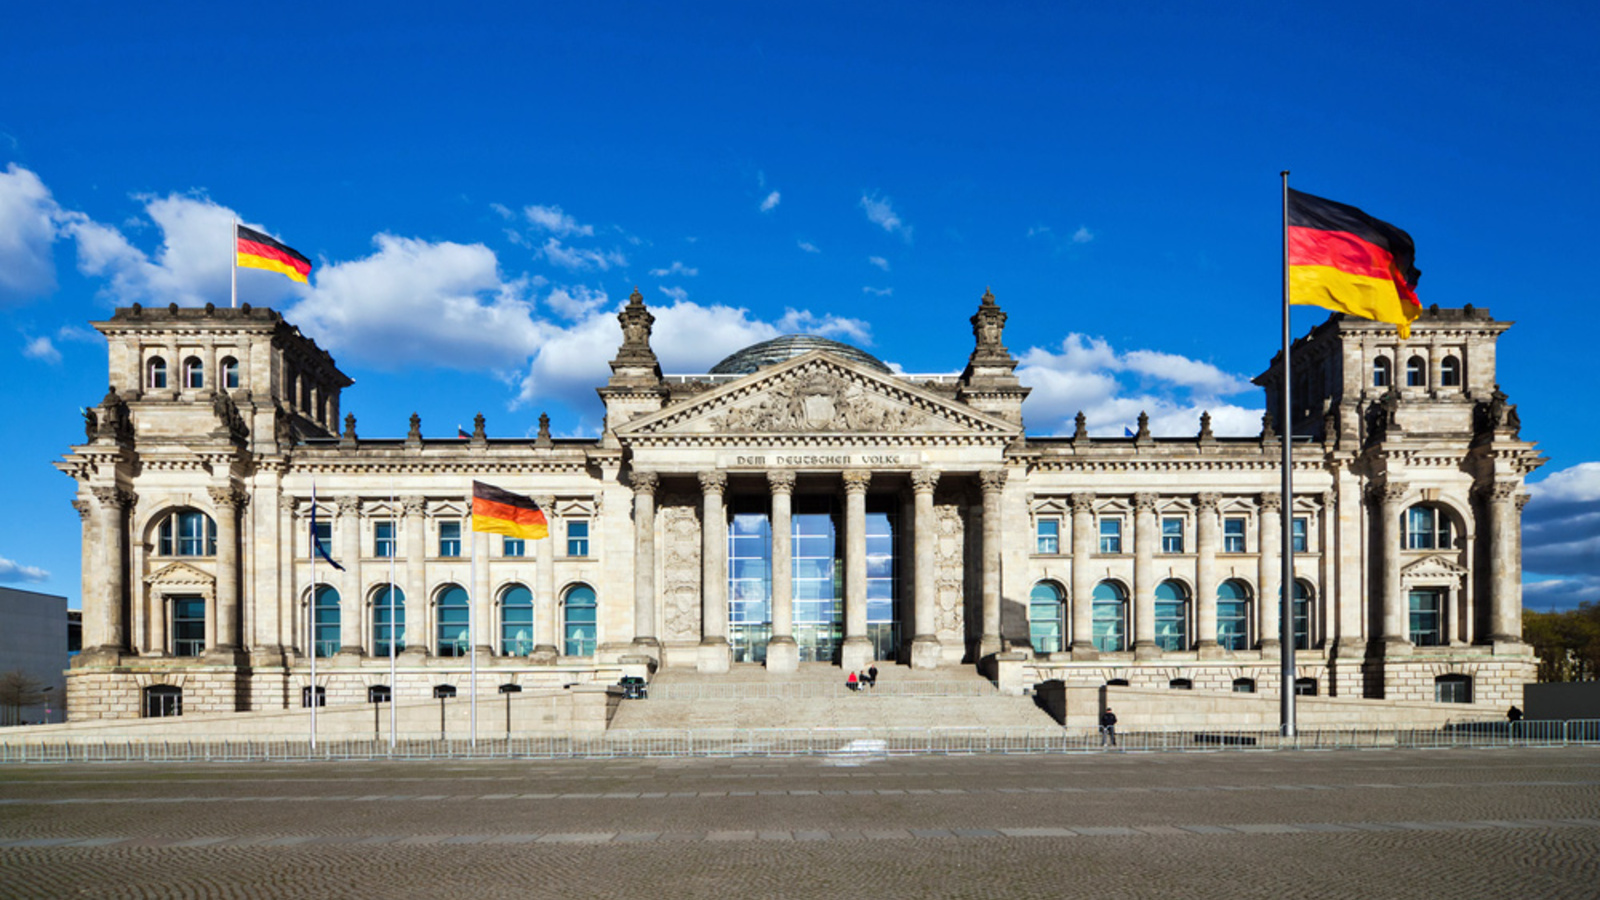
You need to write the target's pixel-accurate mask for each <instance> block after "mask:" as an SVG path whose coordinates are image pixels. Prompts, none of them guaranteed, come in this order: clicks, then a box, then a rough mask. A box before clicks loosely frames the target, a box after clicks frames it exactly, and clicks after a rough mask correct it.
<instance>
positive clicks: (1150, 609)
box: [1133, 491, 1161, 659]
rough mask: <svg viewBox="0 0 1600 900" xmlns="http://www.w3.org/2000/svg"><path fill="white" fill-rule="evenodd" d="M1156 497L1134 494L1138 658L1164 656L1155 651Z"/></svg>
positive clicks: (1134, 632)
mask: <svg viewBox="0 0 1600 900" xmlns="http://www.w3.org/2000/svg"><path fill="white" fill-rule="evenodd" d="M1160 531H1161V529H1160V525H1159V523H1158V522H1157V521H1156V494H1154V493H1151V492H1148V491H1147V492H1141V493H1138V494H1134V495H1133V638H1134V639H1133V652H1134V658H1136V659H1153V658H1155V657H1158V656H1160V655H1161V651H1160V650H1158V649H1156V572H1155V569H1156V547H1157V545H1158V542H1159V541H1160V540H1161V537H1160Z"/></svg>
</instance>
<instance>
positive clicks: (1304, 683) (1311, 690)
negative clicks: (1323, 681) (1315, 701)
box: [1294, 678, 1317, 697]
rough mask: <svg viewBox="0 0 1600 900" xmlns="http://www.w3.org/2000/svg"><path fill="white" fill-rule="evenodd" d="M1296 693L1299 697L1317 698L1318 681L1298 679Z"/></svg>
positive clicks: (1295, 683)
mask: <svg viewBox="0 0 1600 900" xmlns="http://www.w3.org/2000/svg"><path fill="white" fill-rule="evenodd" d="M1294 693H1295V696H1297V697H1315V696H1316V695H1317V680H1316V679H1315V678H1296V679H1295V680H1294Z"/></svg>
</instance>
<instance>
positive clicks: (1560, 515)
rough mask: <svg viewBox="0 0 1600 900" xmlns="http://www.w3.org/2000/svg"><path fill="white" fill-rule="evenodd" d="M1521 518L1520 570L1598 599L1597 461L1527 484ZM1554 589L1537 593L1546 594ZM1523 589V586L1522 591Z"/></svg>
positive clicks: (1599, 523)
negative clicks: (1555, 578) (1554, 579)
mask: <svg viewBox="0 0 1600 900" xmlns="http://www.w3.org/2000/svg"><path fill="white" fill-rule="evenodd" d="M1528 494H1529V495H1530V499H1529V501H1528V505H1527V507H1526V508H1525V509H1524V510H1523V515H1522V567H1523V569H1524V570H1525V571H1528V572H1531V573H1537V574H1540V575H1548V576H1562V577H1563V578H1564V579H1565V580H1567V581H1569V582H1574V583H1575V584H1574V585H1569V586H1573V587H1574V589H1577V588H1578V587H1581V586H1582V585H1584V584H1587V585H1588V586H1589V587H1590V588H1591V590H1590V593H1589V596H1588V598H1587V599H1594V600H1600V593H1597V592H1596V591H1594V590H1593V588H1594V587H1596V586H1597V584H1600V462H1585V463H1579V464H1577V465H1575V466H1571V467H1569V468H1566V469H1562V470H1560V471H1558V472H1552V473H1551V474H1550V475H1549V476H1548V477H1546V478H1545V479H1544V480H1543V481H1538V482H1535V483H1533V484H1530V485H1528ZM1557 589H1558V588H1556V587H1546V588H1541V589H1540V590H1542V591H1545V592H1550V591H1554V590H1557ZM1525 590H1526V588H1525Z"/></svg>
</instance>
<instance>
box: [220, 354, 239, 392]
mask: <svg viewBox="0 0 1600 900" xmlns="http://www.w3.org/2000/svg"><path fill="white" fill-rule="evenodd" d="M222 386H223V387H225V388H227V389H228V390H230V391H231V390H235V389H236V388H238V387H239V361H238V360H237V359H234V358H233V357H231V356H225V357H223V358H222Z"/></svg>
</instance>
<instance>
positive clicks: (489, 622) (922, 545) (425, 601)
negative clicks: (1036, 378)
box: [57, 291, 1543, 719]
mask: <svg viewBox="0 0 1600 900" xmlns="http://www.w3.org/2000/svg"><path fill="white" fill-rule="evenodd" d="M619 318H620V320H621V325H622V335H623V338H622V343H621V345H620V346H619V347H618V349H617V352H616V356H615V358H614V359H613V360H612V362H611V370H612V375H611V377H610V379H609V380H608V381H607V382H606V383H604V384H602V385H599V386H598V391H599V394H600V397H601V399H602V400H603V402H604V404H605V412H606V418H605V424H604V427H603V429H602V433H601V435H600V436H599V437H598V438H597V439H554V438H552V437H551V436H550V432H549V424H548V419H543V421H542V422H541V427H540V430H539V433H538V435H537V436H536V437H531V438H529V437H519V438H490V437H488V436H487V434H486V429H485V426H484V422H483V418H482V416H479V417H478V420H477V423H476V427H475V429H474V432H473V434H472V435H471V436H470V437H459V436H456V435H446V436H435V437H425V436H424V435H423V431H422V426H421V422H420V420H419V419H418V418H417V417H416V416H412V419H411V423H410V429H409V433H407V434H405V435H404V436H401V437H383V438H368V437H363V436H361V435H358V434H357V431H356V418H355V416H353V415H348V414H344V413H345V410H344V409H343V408H342V407H344V406H345V405H346V404H345V396H344V392H345V389H346V388H350V387H351V385H352V381H351V379H350V378H349V377H347V376H346V375H345V374H344V373H343V372H341V371H340V370H339V368H338V366H337V364H336V363H335V361H334V359H333V358H332V357H331V356H330V355H329V354H328V353H327V352H325V351H324V350H322V349H320V348H319V347H318V346H317V345H316V343H315V342H314V341H312V340H310V339H309V338H307V337H305V336H304V335H302V334H301V333H300V331H299V330H298V329H297V328H296V327H295V326H294V325H293V324H291V323H289V322H287V321H285V320H284V319H283V317H282V316H280V315H279V314H278V313H277V312H275V311H273V310H270V309H264V308H251V307H249V306H243V307H240V308H238V309H216V308H213V307H211V306H209V305H208V306H206V307H205V308H203V309H201V308H179V307H177V306H176V305H173V306H169V307H167V308H165V309H157V308H141V307H139V306H133V307H130V308H126V309H118V310H116V311H115V313H114V314H113V315H112V316H111V317H110V319H108V320H107V321H103V322H97V323H95V327H96V328H97V329H99V331H100V332H101V333H102V334H104V335H105V337H106V340H107V342H108V350H109V357H110V366H109V372H110V379H109V380H110V389H109V390H108V392H107V393H106V395H105V398H104V399H103V400H102V401H100V402H99V404H98V405H97V406H94V407H92V408H91V409H89V410H88V411H87V412H86V413H85V426H86V428H85V430H86V434H85V436H84V440H83V442H82V443H81V444H78V445H77V446H75V447H73V448H72V449H71V451H70V452H69V453H68V454H67V455H66V456H65V457H64V458H63V459H62V460H61V461H60V462H58V463H57V467H58V468H59V469H60V470H61V471H62V472H64V473H66V474H67V475H68V476H70V477H71V478H73V479H74V480H75V481H76V482H77V484H78V490H77V496H76V499H75V500H74V505H75V506H76V508H77V510H78V512H79V515H80V516H81V518H82V525H83V632H84V635H83V637H84V640H83V647H84V649H83V652H82V653H81V654H80V655H79V656H78V657H76V658H75V660H74V661H73V665H72V668H71V670H70V672H69V674H68V677H67V683H68V697H69V709H70V710H71V716H72V717H73V718H74V719H94V718H108V719H114V718H136V717H153V716H170V715H181V714H184V713H197V712H199V713H215V712H229V711H260V710H285V709H298V708H301V707H302V706H303V705H304V704H307V703H309V702H310V701H311V698H313V697H321V698H323V699H324V701H325V702H326V703H328V704H329V705H333V704H336V703H360V702H366V701H368V700H373V699H380V698H381V699H387V698H388V697H390V696H391V695H392V696H394V697H395V698H396V699H398V698H400V697H402V696H414V697H415V698H418V699H422V698H426V697H428V696H429V690H430V689H431V687H433V686H436V685H439V684H442V683H446V682H448V683H450V684H451V685H452V686H454V687H456V688H457V689H459V690H461V692H462V693H463V695H464V694H465V693H466V687H465V685H466V683H467V679H468V678H469V677H472V676H473V673H475V674H476V677H477V679H478V681H477V688H478V691H479V692H480V693H483V694H486V695H487V694H493V693H494V692H495V691H496V690H497V688H499V687H501V686H507V685H518V686H527V687H530V688H539V687H556V688H559V687H561V686H563V685H568V684H584V683H613V682H615V681H616V680H617V679H618V677H619V676H620V675H621V674H624V673H626V672H639V673H645V674H650V673H656V672H659V671H663V670H667V671H670V670H672V669H678V668H687V669H693V670H697V671H698V672H701V673H708V674H710V675H720V676H722V677H726V678H728V679H729V680H738V679H739V678H740V677H741V676H740V672H741V671H748V670H747V669H746V668H745V667H747V666H764V667H765V668H766V669H767V670H768V674H767V675H766V676H764V677H771V675H772V674H775V673H790V672H795V671H796V670H797V669H799V667H802V666H838V667H840V668H841V669H842V670H850V671H855V670H858V669H863V668H866V667H867V666H868V665H870V664H873V663H874V662H875V663H876V664H877V665H879V666H885V667H891V666H896V665H898V666H904V667H910V668H911V669H931V668H944V667H959V666H965V667H973V668H976V669H977V670H979V671H981V672H984V673H985V674H990V675H991V677H998V676H997V675H996V674H995V673H1002V672H1003V673H1004V674H1005V678H1006V679H1007V683H1008V684H1012V685H1016V686H1018V689H1024V688H1027V687H1030V686H1032V685H1035V684H1038V683H1040V682H1045V681H1054V680H1059V681H1062V682H1065V683H1066V684H1067V685H1078V686H1084V685H1105V684H1126V685H1129V686H1132V687H1144V688H1161V689H1168V688H1173V689H1190V690H1194V691H1213V692H1234V691H1237V692H1257V693H1260V694H1263V695H1276V693H1277V692H1278V691H1279V689H1280V687H1279V685H1280V684H1281V683H1282V679H1281V676H1280V672H1279V665H1280V663H1279V660H1280V655H1281V649H1282V648H1281V647H1280V646H1279V635H1280V633H1281V632H1280V621H1279V614H1280V603H1279V599H1278V598H1279V597H1280V592H1281V591H1283V590H1285V589H1287V590H1288V591H1290V592H1291V596H1292V604H1291V607H1290V615H1292V617H1293V623H1292V634H1293V639H1294V642H1295V645H1296V651H1297V652H1296V654H1295V669H1296V671H1295V672H1294V673H1293V676H1294V682H1293V683H1294V685H1295V690H1296V691H1297V692H1299V693H1304V694H1316V695H1321V696H1330V697H1347V698H1365V699H1370V700H1387V701H1393V700H1406V701H1425V702H1434V701H1440V702H1463V703H1473V704H1484V705H1486V706H1496V707H1498V708H1499V709H1504V708H1505V707H1506V706H1509V705H1510V704H1512V703H1520V702H1521V697H1522V693H1521V689H1522V685H1523V684H1524V683H1525V682H1530V681H1533V680H1534V673H1535V660H1534V658H1533V656H1532V653H1531V651H1530V650H1529V648H1528V647H1527V646H1526V645H1525V644H1523V643H1522V641H1521V613H1522V604H1521V588H1520V581H1521V565H1520V562H1521V508H1522V505H1523V503H1524V502H1525V501H1526V499H1527V494H1526V493H1525V491H1524V479H1525V478H1526V476H1527V475H1528V474H1529V473H1530V472H1532V471H1533V470H1534V469H1536V468H1537V467H1538V466H1539V465H1540V464H1541V463H1542V461H1543V460H1542V459H1541V458H1540V457H1539V456H1538V454H1537V452H1536V450H1535V448H1534V445H1533V444H1532V443H1530V442H1527V441H1524V440H1523V439H1522V438H1521V436H1520V434H1519V430H1520V423H1519V421H1518V418H1517V414H1516V408H1515V407H1514V406H1512V405H1510V404H1509V403H1508V402H1507V398H1506V395H1505V394H1504V393H1502V392H1501V391H1500V389H1499V387H1498V385H1497V384H1496V377H1495V349H1496V343H1497V341H1498V340H1499V338H1500V335H1501V334H1502V333H1503V332H1504V331H1505V330H1506V329H1507V328H1509V327H1510V323H1507V322H1500V321H1496V320H1494V319H1493V318H1491V317H1490V315H1489V313H1488V311H1487V310H1483V309H1474V308H1472V307H1470V306H1468V307H1466V308H1463V309H1439V308H1437V307H1435V308H1433V309H1430V310H1427V311H1426V312H1424V314H1423V315H1422V317H1421V318H1420V319H1418V320H1417V321H1416V322H1415V323H1414V324H1413V326H1412V333H1411V337H1410V338H1409V339H1406V340H1401V339H1400V338H1399V337H1398V336H1397V334H1396V331H1395V329H1394V328H1393V327H1392V326H1388V325H1383V324H1378V323H1374V322H1368V321H1365V320H1358V319H1352V318H1346V317H1343V316H1340V315H1333V316H1331V317H1330V318H1329V319H1328V320H1327V321H1326V322H1324V323H1323V324H1321V325H1319V326H1317V327H1316V328H1314V329H1312V330H1311V332H1310V333H1309V334H1307V335H1305V336H1304V337H1302V338H1300V339H1299V340H1297V341H1296V342H1295V344H1294V346H1293V349H1292V353H1293V360H1292V361H1293V369H1292V371H1293V377H1294V383H1293V385H1292V400H1293V410H1294V414H1293V421H1292V422H1291V423H1287V424H1288V427H1284V423H1278V422H1275V421H1274V420H1273V417H1272V416H1271V415H1270V414H1269V415H1268V416H1267V417H1265V419H1264V420H1263V423H1262V429H1261V433H1260V434H1259V435H1258V436H1254V437H1245V438H1239V437H1218V436H1215V435H1213V434H1212V432H1211V427H1210V422H1209V419H1208V417H1206V416H1202V417H1201V418H1200V420H1199V421H1198V422H1197V423H1196V427H1195V430H1194V432H1193V433H1192V434H1187V435H1181V436H1159V437H1158V436H1154V435H1152V434H1150V431H1149V428H1148V426H1147V425H1145V424H1144V421H1145V420H1144V417H1143V416H1141V426H1140V428H1139V430H1138V433H1137V434H1135V435H1133V436H1130V437H1120V438H1104V437H1091V436H1090V435H1089V433H1088V428H1087V423H1086V422H1085V420H1084V417H1083V416H1082V415H1081V414H1080V415H1079V416H1078V419H1077V423H1076V429H1075V432H1074V433H1072V434H1062V435H1031V434H1029V433H1027V431H1026V429H1025V425H1024V422H1023V417H1022V404H1023V400H1024V399H1025V398H1026V397H1027V395H1028V392H1029V389H1028V388H1027V387H1026V386H1024V385H1022V384H1021V383H1020V382H1019V381H1018V379H1017V377H1016V375H1015V371H1014V370H1015V368H1016V366H1017V361H1016V359H1015V358H1014V357H1013V356H1012V355H1011V353H1010V351H1009V350H1008V349H1007V348H1006V346H1005V344H1004V341H1003V338H1004V329H1005V324H1006V318H1007V317H1006V313H1005V312H1004V311H1003V310H1002V309H1001V307H1000V305H999V304H998V303H997V302H996V301H995V299H994V297H993V296H992V295H990V294H988V293H986V294H985V295H984V297H983V298H982V300H981V301H980V303H979V305H978V308H977V311H976V313H975V314H974V315H973V316H972V318H971V322H972V335H973V346H972V350H971V353H970V355H969V357H968V358H967V360H966V364H965V367H964V368H963V369H962V370H961V372H960V374H959V375H933V376H925V375H905V374H897V373H895V372H894V371H892V370H891V369H890V368H889V367H888V366H886V365H884V364H883V363H882V362H881V361H879V360H878V359H876V358H874V357H873V356H871V355H870V354H867V353H865V352H863V351H861V350H859V349H857V348H854V347H850V346H847V345H845V344H842V343H839V342H836V341H831V340H826V339H822V338H818V337H808V336H788V337H780V338H777V339H775V340H771V341H766V342H764V343H761V344H756V345H755V346H752V347H748V348H745V349H744V350H741V351H739V352H737V353H735V354H733V355H732V356H730V357H728V358H727V359H725V360H723V361H722V362H720V363H718V364H717V365H716V366H714V367H713V368H712V369H711V371H709V372H706V373H703V374H698V373H696V374H663V373H662V371H661V368H660V366H659V364H658V362H657V359H656V356H655V353H654V351H653V350H652V349H651V343H650V338H651V327H652V324H653V322H654V317H653V316H652V315H651V313H650V312H649V310H648V309H647V308H646V306H645V304H644V302H643V300H642V298H641V297H640V295H639V293H638V292H637V291H635V292H634V294H633V296H632V298H631V299H630V302H629V303H628V304H627V305H626V307H625V308H623V310H622V311H621V312H620V313H619ZM951 362H952V368H954V366H955V365H956V364H957V363H958V362H959V360H952V361H951ZM1280 372H1281V370H1280V369H1278V368H1277V367H1276V366H1275V365H1269V366H1268V367H1267V368H1266V371H1265V372H1264V373H1263V374H1262V375H1260V376H1259V377H1258V378H1257V379H1256V383H1257V384H1258V385H1260V386H1261V387H1262V388H1263V389H1264V391H1265V395H1266V398H1265V399H1266V405H1267V408H1268V409H1269V410H1279V409H1282V396H1283V394H1282V392H1283V391H1284V390H1285V389H1287V388H1288V387H1289V386H1286V385H1285V384H1283V382H1282V379H1281V375H1280ZM398 430H399V429H398V428H397V429H396V431H398ZM1291 433H1292V435H1293V440H1292V456H1293V465H1294V485H1295V493H1294V496H1292V497H1285V496H1283V495H1282V493H1281V487H1280V486H1281V457H1282V443H1281V442H1282V441H1284V440H1285V439H1286V438H1285V435H1286V434H1291ZM475 480H476V481H482V482H486V483H489V484H492V485H495V486H497V487H500V488H503V489H505V490H508V491H512V492H515V493H518V494H525V495H528V496H530V497H532V498H534V499H535V500H536V501H537V503H538V504H539V506H540V507H541V508H542V510H543V511H544V513H545V516H546V518H547V520H548V525H549V537H548V538H546V539H542V540H515V539H511V538H506V537H502V536H500V535H493V534H483V533H476V532H474V531H473V530H472V525H471V520H470V518H469V512H470V510H471V496H472V482H473V481H475ZM1285 529H1288V533H1289V534H1290V536H1291V538H1292V547H1293V552H1294V561H1293V572H1294V577H1293V584H1292V585H1284V584H1282V583H1281V580H1282V579H1281V575H1280V573H1281V571H1282V565H1281V560H1280V555H1279V554H1280V547H1281V546H1282V537H1283V534H1284V530H1285ZM313 541H315V542H316V543H317V544H319V545H320V546H321V549H322V551H324V552H323V553H316V552H314V545H313ZM324 554H325V555H324ZM330 561H331V562H334V563H337V564H338V565H339V566H340V567H341V568H335V567H334V566H332V565H330ZM391 655H392V659H391ZM313 657H314V659H313ZM313 662H314V663H315V667H314V668H315V685H314V690H313V684H312V677H313ZM391 666H392V667H393V671H394V672H395V675H394V676H393V677H392V678H391V674H390V673H391ZM841 680H842V674H841Z"/></svg>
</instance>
